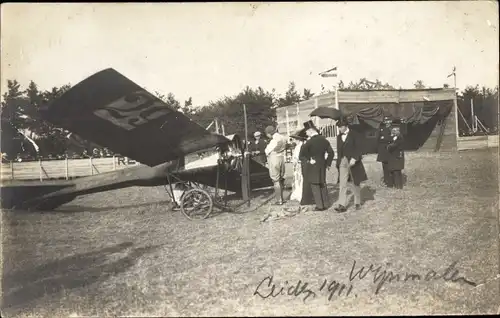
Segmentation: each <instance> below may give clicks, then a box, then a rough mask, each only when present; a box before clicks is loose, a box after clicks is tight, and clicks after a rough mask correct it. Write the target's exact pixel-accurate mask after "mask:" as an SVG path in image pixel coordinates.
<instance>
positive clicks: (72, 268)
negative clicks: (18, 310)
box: [2, 242, 160, 307]
mask: <svg viewBox="0 0 500 318" xmlns="http://www.w3.org/2000/svg"><path fill="white" fill-rule="evenodd" d="M132 246H133V244H132V243H131V242H126V243H122V244H118V245H114V246H110V247H106V248H103V249H101V250H97V251H93V252H89V253H84V254H78V255H73V256H69V257H66V258H63V259H60V260H57V261H52V262H49V263H46V264H43V265H39V266H33V267H31V268H29V269H26V270H21V271H17V272H14V273H12V274H9V275H5V276H4V277H3V283H2V285H3V291H4V292H3V297H2V298H3V299H2V304H3V307H16V306H21V305H24V304H27V303H29V302H31V301H33V300H36V299H38V298H41V297H43V296H45V295H50V294H55V293H59V292H61V291H65V290H70V289H74V288H81V287H84V286H88V285H91V284H94V283H99V282H103V281H105V280H106V279H108V278H110V277H112V276H115V275H117V274H119V273H122V272H125V271H126V270H127V269H128V268H130V267H131V266H133V265H134V264H135V262H136V261H137V259H138V258H140V257H141V256H143V255H145V254H147V253H151V252H153V251H155V250H156V249H158V248H159V247H160V245H154V246H146V247H138V248H132ZM127 249H128V250H127ZM124 252H126V255H125V256H120V258H118V259H117V260H111V261H110V260H108V258H107V257H108V256H109V255H111V254H114V253H124Z"/></svg>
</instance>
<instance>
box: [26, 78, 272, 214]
mask: <svg viewBox="0 0 500 318" xmlns="http://www.w3.org/2000/svg"><path fill="white" fill-rule="evenodd" d="M40 116H41V117H42V118H43V119H44V120H46V121H48V122H50V123H52V124H53V125H55V126H57V127H60V128H63V129H66V130H68V131H70V132H71V133H74V134H76V135H78V136H79V137H81V138H83V139H85V140H89V141H91V142H93V143H96V144H98V145H100V146H102V147H107V148H109V149H110V150H112V151H113V152H114V153H119V154H121V155H123V156H126V157H128V158H131V159H133V160H135V161H137V162H139V163H141V164H142V165H139V166H136V167H132V168H127V169H124V170H121V171H113V172H108V173H102V174H98V175H94V176H89V177H84V178H79V179H76V180H75V181H74V182H73V183H72V184H70V185H68V186H67V187H64V188H62V189H60V190H57V191H55V192H51V193H48V194H45V195H41V196H39V197H36V198H33V199H28V200H26V201H24V202H23V203H22V204H21V205H20V207H22V208H35V209H38V210H52V209H55V208H56V207H58V206H60V205H62V204H64V203H67V202H69V201H71V200H73V199H74V198H76V197H77V196H80V195H84V194H90V193H95V192H101V191H109V190H113V189H118V188H123V187H128V186H157V185H167V186H168V187H169V189H170V191H169V194H170V196H171V198H172V200H173V201H174V202H175V201H176V200H175V197H174V195H173V185H175V184H179V183H181V184H183V185H184V188H186V189H187V191H186V192H185V193H184V194H183V196H182V198H181V200H180V201H181V202H176V203H177V204H179V206H180V208H181V211H182V212H183V213H184V214H185V215H186V216H187V217H188V218H195V217H200V216H201V217H203V218H206V217H208V215H209V214H210V212H211V211H212V208H213V206H214V205H216V206H217V205H223V204H222V200H221V197H222V196H219V195H218V193H219V189H221V190H225V195H224V196H223V197H225V196H226V195H227V191H231V192H234V193H236V194H239V195H242V196H243V199H244V200H249V198H248V196H249V189H250V188H251V189H258V188H264V187H268V186H271V185H272V181H271V179H270V177H269V172H268V169H267V168H266V167H265V166H263V165H261V164H260V163H258V162H257V161H254V160H252V159H251V158H250V157H249V156H247V155H245V153H244V147H243V142H242V140H241V138H240V137H239V136H237V135H231V136H222V135H219V134H214V133H211V132H209V131H208V130H206V129H204V128H203V127H201V126H200V125H198V124H197V123H195V122H194V121H192V120H191V119H190V118H188V117H187V116H186V115H184V114H183V113H181V112H179V111H176V110H174V109H172V108H171V107H169V106H168V105H166V104H165V103H164V102H163V101H161V100H160V99H159V98H157V97H155V96H153V95H152V94H150V93H148V92H147V91H146V90H144V89H143V88H141V87H140V86H139V85H137V84H135V83H134V82H132V81H131V80H129V79H128V78H126V77H125V76H123V75H122V74H120V73H118V72H117V71H116V70H114V69H111V68H109V69H105V70H103V71H100V72H98V73H96V74H94V75H92V76H90V77H88V78H87V79H85V80H83V81H82V82H80V83H78V84H77V85H75V86H74V87H72V88H71V89H70V90H69V91H67V92H66V93H64V94H63V95H62V96H61V97H60V98H58V99H57V100H55V101H54V102H53V103H52V104H50V105H47V106H46V107H45V108H43V109H41V110H40ZM207 150H208V151H211V154H210V155H209V156H206V157H204V158H200V157H198V156H197V153H198V152H200V151H204V152H206V151H207ZM189 157H194V160H189ZM208 188H214V189H215V194H213V193H209V191H208ZM226 203H227V202H226Z"/></svg>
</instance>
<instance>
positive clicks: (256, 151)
mask: <svg viewBox="0 0 500 318" xmlns="http://www.w3.org/2000/svg"><path fill="white" fill-rule="evenodd" d="M253 136H254V138H255V141H252V142H251V143H250V147H249V148H250V149H249V150H250V152H251V153H252V154H253V155H254V156H253V159H254V160H255V161H257V162H260V163H261V164H263V165H265V164H266V162H267V157H266V152H265V150H266V146H267V143H266V142H265V140H264V139H262V138H261V133H260V131H256V132H255V133H254V134H253Z"/></svg>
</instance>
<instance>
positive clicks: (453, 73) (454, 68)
mask: <svg viewBox="0 0 500 318" xmlns="http://www.w3.org/2000/svg"><path fill="white" fill-rule="evenodd" d="M456 70H457V68H456V67H455V66H453V72H451V74H450V75H448V76H447V77H451V76H453V75H455V71H456Z"/></svg>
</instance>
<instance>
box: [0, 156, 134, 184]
mask: <svg viewBox="0 0 500 318" xmlns="http://www.w3.org/2000/svg"><path fill="white" fill-rule="evenodd" d="M136 164H138V163H137V162H135V161H131V160H129V159H128V158H124V157H111V158H88V159H65V160H48V161H43V160H39V161H28V162H9V163H2V165H1V170H0V180H40V181H43V180H47V179H66V180H68V179H71V178H75V177H86V176H91V175H95V174H99V173H104V172H109V171H115V170H120V169H125V168H128V167H131V166H133V165H136Z"/></svg>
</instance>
